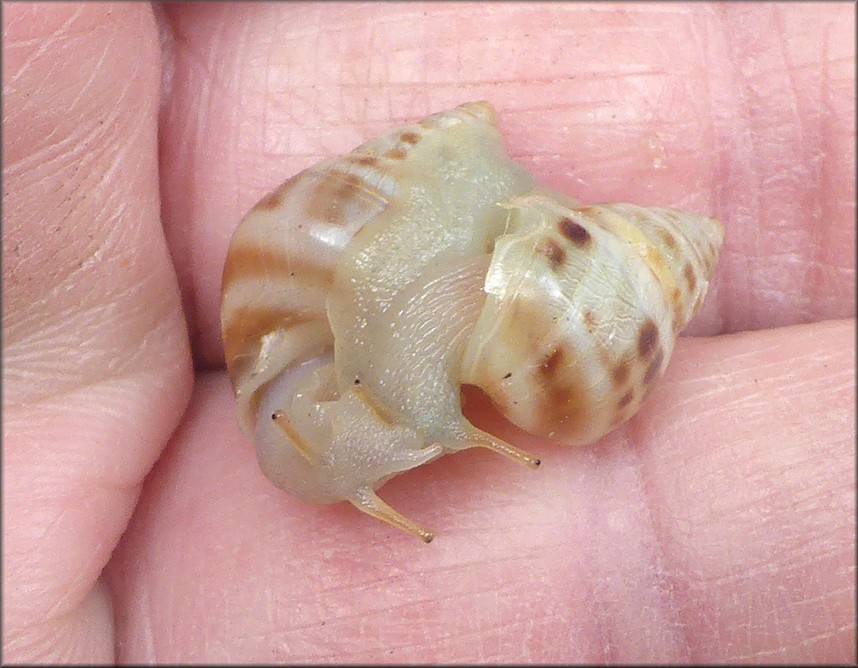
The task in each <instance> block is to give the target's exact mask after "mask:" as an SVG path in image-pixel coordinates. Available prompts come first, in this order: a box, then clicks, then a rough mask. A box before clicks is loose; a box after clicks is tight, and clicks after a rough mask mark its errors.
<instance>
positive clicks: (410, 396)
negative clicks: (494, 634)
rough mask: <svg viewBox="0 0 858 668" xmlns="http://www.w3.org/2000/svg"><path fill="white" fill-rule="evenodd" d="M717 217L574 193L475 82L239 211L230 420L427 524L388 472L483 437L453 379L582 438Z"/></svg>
mask: <svg viewBox="0 0 858 668" xmlns="http://www.w3.org/2000/svg"><path fill="white" fill-rule="evenodd" d="M722 242H723V228H722V226H721V224H720V223H719V222H718V221H716V220H714V219H711V218H706V217H703V216H697V215H692V214H688V213H683V212H680V211H675V210H671V209H660V208H643V207H638V206H634V205H631V204H600V205H591V206H581V205H579V204H577V203H576V202H574V201H572V200H570V199H568V198H566V197H563V196H561V195H558V194H556V193H552V192H549V191H547V190H542V189H539V188H537V186H536V183H535V181H534V179H533V177H532V176H531V175H530V174H529V173H528V172H527V171H525V170H524V169H522V168H521V167H519V166H518V165H516V164H515V163H513V162H512V161H511V160H510V159H509V158H508V156H507V155H506V152H505V149H504V146H503V142H502V140H501V137H500V134H499V133H498V131H497V129H496V128H495V122H494V112H493V110H492V108H491V106H490V105H489V104H487V103H485V102H477V103H470V104H464V105H462V106H460V107H457V108H456V109H453V110H452V111H448V112H443V113H438V114H434V115H432V116H429V117H428V118H426V119H425V120H423V121H421V122H420V123H418V124H415V125H408V126H405V127H403V128H400V129H397V130H394V131H391V132H389V133H387V134H385V135H383V136H381V137H379V138H377V139H374V140H372V141H369V142H367V143H365V144H363V145H361V146H359V147H358V148H356V149H355V150H354V151H352V152H351V153H349V154H348V155H345V156H341V157H337V158H333V159H330V160H326V161H324V162H322V163H320V164H318V165H316V166H314V167H311V168H309V169H307V170H305V171H303V172H301V173H300V174H297V175H296V176H294V177H292V178H291V179H289V180H288V181H286V183H284V184H283V185H282V186H280V187H279V188H278V189H277V190H275V191H273V192H272V193H270V194H269V195H267V196H266V197H265V198H264V199H262V201H260V202H259V203H258V204H257V205H256V206H255V207H254V208H253V209H252V210H251V211H250V213H248V214H247V216H246V217H245V218H244V220H243V221H242V223H241V224H240V225H239V227H238V228H237V229H236V231H235V234H234V236H233V238H232V242H231V245H230V249H229V252H228V255H227V259H226V265H225V268H224V275H223V301H222V308H221V323H222V329H223V340H224V351H225V355H226V362H227V368H228V371H229V376H230V378H231V380H232V384H233V389H234V391H235V395H236V401H237V404H238V415H239V423H240V425H241V428H242V430H243V431H244V432H245V433H246V434H247V435H248V436H250V437H252V438H254V439H255V442H256V448H257V455H258V459H259V464H260V466H261V468H262V470H263V471H264V472H265V474H266V475H267V476H268V477H269V478H270V479H271V480H272V481H273V482H274V484H275V485H277V486H278V487H280V488H281V489H283V490H286V491H288V492H290V493H292V494H294V495H296V496H298V497H299V498H301V499H304V500H306V501H310V502H315V503H334V502H337V501H343V500H345V501H349V502H351V503H352V504H354V505H355V506H357V507H358V508H359V509H360V510H362V511H364V512H366V513H368V514H370V515H373V516H375V517H377V518H379V519H382V520H384V521H386V522H389V523H390V524H393V525H394V526H397V527H399V528H401V529H404V530H406V531H409V532H410V533H412V534H414V535H416V536H418V537H420V538H422V539H423V540H425V541H427V542H428V541H429V540H431V539H432V534H431V533H429V532H428V531H426V530H425V529H423V528H421V527H419V526H418V525H416V524H415V523H413V522H412V521H410V520H409V519H407V518H405V517H403V516H402V515H400V514H399V513H397V512H396V511H395V510H393V509H392V508H391V507H390V506H388V505H387V504H385V503H384V502H383V501H382V500H381V499H380V498H379V497H378V496H376V494H375V490H376V489H377V488H378V487H380V486H381V485H382V484H384V482H385V481H387V480H388V479H390V478H391V477H393V476H394V475H397V474H399V473H403V472H404V471H408V470H410V469H413V468H415V467H417V466H420V465H422V464H425V463H427V462H430V461H432V460H434V459H437V458H438V457H440V456H442V455H444V454H448V453H452V452H457V451H459V450H464V449H466V448H472V447H483V448H488V449H490V450H494V451H496V452H499V453H501V454H504V455H506V456H508V457H511V458H512V459H516V460H518V461H520V462H522V463H524V464H527V465H529V466H532V467H535V466H536V465H538V464H539V462H538V460H536V459H534V458H533V457H531V456H530V455H528V454H526V453H524V452H521V451H520V450H518V449H516V448H514V447H513V446H511V445H510V444H508V443H505V442H503V441H502V440H500V439H498V438H496V437H494V436H492V435H490V434H488V433H486V432H484V431H482V430H480V429H477V428H476V427H474V426H473V425H472V424H471V423H470V422H469V421H468V420H467V419H466V418H465V417H464V416H463V415H462V410H461V401H460V386H462V385H474V386H477V387H478V388H480V389H481V390H482V391H483V392H485V393H486V394H487V395H488V396H489V397H490V398H491V400H492V402H493V404H494V405H495V406H496V407H497V408H498V410H499V411H500V412H501V413H502V414H503V415H505V416H506V418H507V419H509V420H510V421H511V422H513V423H514V424H516V425H518V426H519V427H521V428H523V429H525V430H527V431H529V432H531V433H534V434H540V435H543V436H546V437H548V438H551V439H554V440H557V441H559V442H561V443H565V444H571V445H574V444H586V443H592V442H594V441H596V440H597V439H599V438H600V437H601V436H603V435H604V434H606V433H608V432H609V431H611V430H612V429H614V428H615V427H617V426H618V425H620V424H621V423H623V422H624V421H626V420H628V419H629V418H630V417H631V416H632V415H634V414H635V413H636V412H637V411H638V409H639V407H640V405H641V402H642V401H643V399H644V397H645V396H646V394H647V392H648V390H649V388H650V387H651V386H652V384H653V382H654V381H655V380H656V379H657V378H659V377H660V376H661V375H662V373H663V371H664V368H665V366H666V365H667V362H668V360H669V359H670V355H671V352H672V350H673V345H674V342H675V340H676V336H677V335H678V334H679V332H680V331H681V330H682V329H683V328H684V327H685V325H686V324H687V323H688V321H689V320H690V319H691V318H692V317H693V315H694V314H695V313H696V312H697V310H698V309H699V308H700V305H701V303H702V302H703V299H704V297H705V295H706V290H707V287H708V285H709V279H710V277H711V276H712V274H713V272H714V270H715V265H716V262H717V258H718V253H719V251H720V248H721V244H722Z"/></svg>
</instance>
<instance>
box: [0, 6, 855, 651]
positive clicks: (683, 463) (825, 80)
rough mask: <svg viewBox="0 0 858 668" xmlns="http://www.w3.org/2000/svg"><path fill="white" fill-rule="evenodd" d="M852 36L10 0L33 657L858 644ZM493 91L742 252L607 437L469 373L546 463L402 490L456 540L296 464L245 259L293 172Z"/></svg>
mask: <svg viewBox="0 0 858 668" xmlns="http://www.w3.org/2000/svg"><path fill="white" fill-rule="evenodd" d="M854 31H855V14H854V8H852V7H851V6H850V5H847V4H840V5H824V4H814V5H804V6H802V5H786V4H784V5H777V4H760V5H751V4H747V5H743V4H728V5H707V4H701V3H694V4H689V5H685V4H677V3H670V4H654V3H647V4H643V5H639V6H638V5H630V4H624V5H620V6H612V5H609V4H604V3H600V4H598V5H593V6H589V5H583V4H566V3H563V4H557V5H549V4H521V5H518V4H508V3H502V4H488V5H484V4H478V5H473V6H469V5H465V4H455V5H446V4H436V3H433V4H430V5H420V4H414V3H408V4H394V3H391V4H387V3H385V4H373V5H371V6H361V5H353V4H350V5H337V4H328V3H324V4H310V5H301V4H292V3H277V4H272V5H264V4H257V3H248V4H241V5H238V6H228V5H225V4H219V3H215V4H190V5H171V6H168V7H165V8H163V9H160V8H156V9H155V10H154V11H153V8H152V7H150V6H149V5H146V4H137V5H133V4H122V5H115V6H112V5H108V4H99V3H95V4H86V5H74V4H64V3H60V4H35V5H34V4H26V5H18V4H14V3H6V4H4V7H3V86H4V88H3V110H4V117H3V169H4V172H3V176H4V182H3V279H4V283H3V390H4V392H3V409H4V410H3V483H4V484H3V548H4V554H3V594H4V595H3V609H2V612H3V650H4V655H3V658H4V659H5V660H6V661H8V662H21V661H37V662H57V661H60V662H62V661H74V662H92V661H96V662H99V661H100V662H152V661H158V662H178V661H195V662H209V661H211V662H229V661H237V662H254V661H262V662H271V661H287V662H313V661H322V662H334V661H339V662H355V663H360V662H490V663H494V662H516V663H519V662H526V661H527V662H571V661H584V662H608V663H611V662H623V663H635V662H639V661H655V662H668V661H670V662H680V663H681V662H741V663H748V662H765V663H770V662H777V663H792V662H854V661H855V660H856V652H855V612H856V610H855V450H854V439H855V414H854V400H855V369H854V356H855V321H854V317H855V224H854V217H855V152H854V141H855V120H854V119H855V108H854V104H855V79H854V68H855V44H854ZM159 76H160V82H159ZM478 99H487V100H490V101H491V102H492V103H493V104H494V105H495V106H496V107H497V109H498V112H499V118H500V124H501V131H502V132H503V134H504V136H505V139H506V141H507V145H508V147H509V150H510V152H511V154H512V155H513V157H514V158H515V159H517V160H519V161H521V162H522V163H523V164H525V165H526V166H527V167H528V168H530V169H532V170H533V171H534V173H535V174H536V175H537V176H538V178H539V179H540V180H541V181H542V182H543V183H544V184H546V185H548V186H551V187H555V188H557V189H560V190H562V191H564V192H566V193H567V194H569V195H572V196H574V197H576V198H578V199H581V200H583V201H600V200H602V201H603V200H622V201H633V202H636V203H639V204H645V205H646V204H650V205H666V206H676V207H680V208H686V209H689V210H696V211H700V212H703V213H709V214H712V215H716V216H717V217H719V218H720V219H721V220H723V221H724V222H725V224H726V229H727V242H726V246H725V249H724V253H723V256H722V260H721V264H720V267H719V271H718V278H717V280H716V282H715V285H714V286H713V287H712V290H711V293H710V296H709V298H708V299H707V302H706V304H705V306H704V308H703V310H702V311H701V313H700V314H699V315H698V317H697V319H696V320H695V322H694V323H693V325H692V326H691V327H690V328H689V330H688V332H687V333H688V334H692V335H693V336H694V337H697V338H692V337H686V338H684V339H682V340H680V341H679V343H678V344H677V347H676V353H675V356H674V359H673V361H672V363H671V365H670V367H669V369H668V371H667V374H666V376H665V378H664V379H663V381H662V382H661V384H660V385H659V386H658V388H657V389H656V390H655V391H654V393H653V394H652V395H651V397H650V398H649V399H648V400H647V402H646V404H645V405H644V407H643V409H642V411H641V412H640V414H639V415H638V416H637V417H636V418H635V419H633V420H632V421H631V422H630V423H628V424H627V425H626V426H624V427H623V428H621V429H619V430H618V431H616V432H615V433H613V434H611V435H609V436H608V437H606V438H605V439H603V440H602V441H601V442H600V443H598V444H595V445H593V446H590V447H583V448H577V449H570V448H562V447H558V446H555V445H551V444H547V443H544V442H540V441H538V440H537V439H535V438H533V437H530V436H528V435H526V434H522V433H520V432H518V431H516V430H515V429H513V428H512V427H511V426H509V425H506V424H505V423H504V422H503V420H502V419H501V418H499V417H498V416H497V415H495V414H493V413H492V412H491V411H490V410H488V409H487V407H486V406H485V405H484V403H483V402H481V401H480V400H479V399H478V398H474V397H471V398H470V400H469V401H468V409H467V410H468V414H469V415H470V416H471V417H472V418H473V420H474V421H475V422H476V423H477V424H479V425H480V426H482V427H484V428H489V429H491V430H493V431H495V432H496V433H497V434H498V435H500V436H501V437H506V438H508V439H510V440H511V441H512V442H514V443H515V444H516V445H518V446H519V447H522V448H524V449H526V450H529V451H531V452H533V453H534V454H536V455H537V456H539V457H540V458H542V461H543V466H542V468H541V469H540V470H539V471H538V472H532V471H529V470H527V469H524V468H518V467H516V466H514V465H512V464H510V463H509V462H508V461H506V460H504V459H502V458H500V457H497V456H493V455H491V454H490V453H487V452H475V451H471V452H465V453H462V454H459V455H456V456H450V457H445V458H443V459H441V460H439V461H437V462H434V463H433V464H431V465H429V466H426V467H423V468H421V469H419V470H416V471H413V472H411V473H409V474H408V475H406V476H401V477H399V478H397V479H395V480H393V481H392V482H390V483H389V484H388V485H386V486H385V487H384V488H383V490H382V496H383V497H384V498H385V499H386V500H387V501H388V502H389V503H391V505H393V506H394V507H396V508H397V509H399V510H400V511H402V512H403V513H405V514H406V515H408V516H409V517H412V518H413V519H415V520H416V521H419V522H420V523H421V524H424V525H426V526H428V527H431V528H433V529H434V530H435V531H436V539H435V541H434V542H433V543H432V544H431V545H429V546H426V545H424V544H422V543H420V542H419V541H417V540H415V539H414V538H413V537H411V536H409V535H407V534H404V533H399V532H397V531H396V530H395V529H393V528H390V527H388V526H386V525H383V524H381V523H378V522H376V521H374V520H372V519H371V518H369V517H366V516H363V515H361V514H359V513H358V512H357V511H356V510H355V509H353V508H351V507H349V506H347V505H345V504H340V505H337V506H328V507H315V506H308V505H306V504H304V503H302V502H300V501H298V500H296V499H294V498H291V497H289V496H287V495H285V494H283V493H281V492H278V491H277V490H276V489H275V488H274V487H272V486H271V485H270V484H269V483H268V482H267V481H266V480H265V478H264V477H263V476H262V474H261V473H260V471H259V469H258V467H257V465H256V462H255V457H254V453H253V448H252V446H251V445H250V443H248V442H247V441H246V440H245V439H244V438H243V437H242V436H241V435H240V433H239V431H238V428H237V425H236V420H235V415H234V409H233V400H232V396H231V392H230V388H229V382H228V380H227V378H226V375H225V372H224V369H223V360H222V349H221V344H220V338H219V336H220V334H219V329H218V302H219V292H220V277H221V268H222V265H223V260H224V256H225V254H226V249H227V245H228V242H229V238H230V234H231V233H232V230H233V229H234V227H235V225H236V224H237V222H238V220H239V219H240V218H241V216H242V215H243V213H244V212H245V211H246V210H247V209H248V208H249V207H250V206H252V205H253V204H254V202H255V201H256V200H257V199H259V198H260V197H261V196H262V195H263V194H264V193H265V192H266V191H268V190H269V189H271V188H272V187H274V186H276V185H277V184H278V183H280V182H281V181H282V180H284V179H285V178H286V177H287V176H289V175H291V174H293V173H294V172H296V171H298V170H299V169H302V168H304V167H306V166H308V165H310V164H312V163H313V162H315V161H316V160H318V159H320V158H323V157H327V156H330V155H332V154H336V153H342V152H344V151H346V150H349V149H351V148H352V147H354V146H355V145H357V144H358V143H360V142H361V141H363V140H364V139H366V138H369V137H371V136H373V135H375V134H377V133H378V132H381V131H383V130H386V129H388V128H390V127H392V126H395V125H396V124H399V123H402V122H404V121H409V120H414V119H417V118H420V117H421V116H423V115H425V114H427V113H429V112H433V111H438V110H442V109H446V108H450V107H452V106H454V105H456V104H459V103H461V102H464V101H468V100H478Z"/></svg>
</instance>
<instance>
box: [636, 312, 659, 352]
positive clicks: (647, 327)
mask: <svg viewBox="0 0 858 668" xmlns="http://www.w3.org/2000/svg"><path fill="white" fill-rule="evenodd" d="M656 343H658V327H656V325H655V323H654V322H653V321H652V319H650V318H647V319H646V320H645V321H644V323H643V325H641V328H640V331H639V332H638V353H640V356H641V357H648V356H649V355H650V354H651V353H652V351H653V350H654V349H655V346H656Z"/></svg>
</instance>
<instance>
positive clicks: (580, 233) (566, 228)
mask: <svg viewBox="0 0 858 668" xmlns="http://www.w3.org/2000/svg"><path fill="white" fill-rule="evenodd" d="M558 227H559V228H560V233H561V234H562V235H563V236H564V237H566V238H567V239H569V241H571V242H572V243H573V244H574V245H575V246H577V247H578V248H586V247H587V246H588V245H590V242H591V241H592V237H591V236H590V233H589V232H588V231H587V230H586V228H585V227H584V226H583V225H581V224H580V223H576V222H575V221H574V220H572V219H571V218H561V219H560V223H559V224H558Z"/></svg>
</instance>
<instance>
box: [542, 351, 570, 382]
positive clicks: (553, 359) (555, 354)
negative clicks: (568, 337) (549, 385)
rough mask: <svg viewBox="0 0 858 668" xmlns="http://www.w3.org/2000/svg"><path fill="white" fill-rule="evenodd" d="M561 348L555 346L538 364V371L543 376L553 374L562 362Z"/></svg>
mask: <svg viewBox="0 0 858 668" xmlns="http://www.w3.org/2000/svg"><path fill="white" fill-rule="evenodd" d="M563 357H564V353H563V348H555V349H554V350H553V351H552V352H551V354H549V355H548V356H547V357H546V358H545V360H544V361H543V362H542V364H541V365H540V366H539V371H540V373H541V374H542V375H543V376H553V375H555V374H556V373H557V370H558V369H559V368H560V366H561V365H562V364H563Z"/></svg>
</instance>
